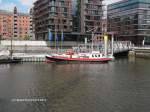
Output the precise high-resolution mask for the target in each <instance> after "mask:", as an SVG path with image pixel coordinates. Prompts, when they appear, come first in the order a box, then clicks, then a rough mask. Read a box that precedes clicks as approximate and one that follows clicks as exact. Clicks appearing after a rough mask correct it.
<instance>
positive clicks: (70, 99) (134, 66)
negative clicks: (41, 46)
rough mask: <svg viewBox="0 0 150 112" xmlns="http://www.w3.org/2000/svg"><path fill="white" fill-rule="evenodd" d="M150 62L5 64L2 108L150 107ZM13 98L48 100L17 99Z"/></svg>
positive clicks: (98, 111)
mask: <svg viewBox="0 0 150 112" xmlns="http://www.w3.org/2000/svg"><path fill="white" fill-rule="evenodd" d="M149 65H150V61H149V60H137V59H136V60H135V59H134V60H130V59H129V60H127V59H120V60H115V61H114V62H110V63H108V64H46V63H24V64H17V65H9V67H8V68H7V67H6V68H7V70H6V68H5V67H4V68H2V69H0V71H1V72H0V90H1V91H0V107H1V108H0V112H112V111H113V112H148V110H149V109H150V108H149V106H148V105H149V102H150V99H149V94H150V86H149V85H150V75H149V74H150V70H149ZM12 98H28V99H33V98H35V99H36V98H43V99H47V101H46V102H11V99H12ZM147 98H148V99H147Z"/></svg>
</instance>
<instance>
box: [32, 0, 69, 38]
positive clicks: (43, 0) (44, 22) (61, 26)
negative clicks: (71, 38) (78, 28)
mask: <svg viewBox="0 0 150 112" xmlns="http://www.w3.org/2000/svg"><path fill="white" fill-rule="evenodd" d="M34 24H35V37H36V39H38V40H47V39H48V30H49V29H50V30H51V32H53V34H54V32H57V34H58V35H60V33H61V32H62V31H63V32H64V35H65V34H67V33H68V34H69V33H71V32H72V0H37V1H36V2H35V3H34ZM58 37H60V36H58Z"/></svg>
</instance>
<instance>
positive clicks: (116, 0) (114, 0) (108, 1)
mask: <svg viewBox="0 0 150 112" xmlns="http://www.w3.org/2000/svg"><path fill="white" fill-rule="evenodd" d="M118 1H121V0H105V1H104V3H105V4H106V5H108V4H111V3H114V2H118Z"/></svg>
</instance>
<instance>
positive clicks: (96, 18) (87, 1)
mask: <svg viewBox="0 0 150 112" xmlns="http://www.w3.org/2000/svg"><path fill="white" fill-rule="evenodd" d="M102 1H103V0H78V2H79V6H78V8H79V13H80V16H79V17H80V18H79V20H80V23H79V25H80V32H81V34H86V33H87V32H89V30H91V29H94V28H97V30H96V32H97V33H102V18H103V5H102Z"/></svg>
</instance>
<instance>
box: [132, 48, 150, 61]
mask: <svg viewBox="0 0 150 112" xmlns="http://www.w3.org/2000/svg"><path fill="white" fill-rule="evenodd" d="M129 56H130V57H136V58H146V59H150V47H134V48H133V49H132V50H131V51H130V52H129Z"/></svg>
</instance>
